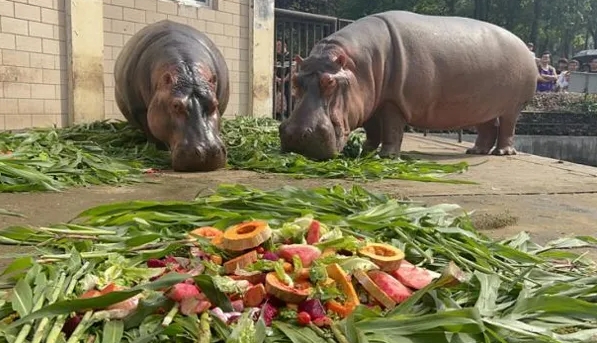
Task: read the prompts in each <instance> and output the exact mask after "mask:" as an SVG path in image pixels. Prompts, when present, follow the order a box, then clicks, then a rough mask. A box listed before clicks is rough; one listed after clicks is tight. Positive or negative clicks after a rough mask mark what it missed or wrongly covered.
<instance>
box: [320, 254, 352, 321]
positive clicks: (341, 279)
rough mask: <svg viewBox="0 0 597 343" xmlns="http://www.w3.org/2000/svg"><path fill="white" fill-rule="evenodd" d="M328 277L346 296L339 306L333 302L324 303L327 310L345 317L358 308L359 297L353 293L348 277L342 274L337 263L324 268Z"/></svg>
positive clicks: (342, 271)
mask: <svg viewBox="0 0 597 343" xmlns="http://www.w3.org/2000/svg"><path fill="white" fill-rule="evenodd" d="M326 271H327V272H328V276H329V277H330V278H332V279H334V281H336V284H337V285H338V288H339V290H340V291H341V292H342V293H344V294H345V295H346V298H347V299H346V302H345V303H344V304H341V303H339V302H337V301H335V300H330V301H328V302H327V303H326V306H327V308H328V309H329V310H330V311H333V312H336V313H337V314H338V315H339V316H341V317H347V316H348V315H349V314H350V313H352V311H354V309H355V308H356V307H357V306H359V304H360V301H359V296H358V295H357V292H356V291H355V289H354V287H353V286H352V283H351V282H350V279H349V278H350V277H349V276H348V274H346V273H345V272H344V270H343V269H342V267H340V265H338V264H337V263H332V264H330V265H328V266H327V267H326Z"/></svg>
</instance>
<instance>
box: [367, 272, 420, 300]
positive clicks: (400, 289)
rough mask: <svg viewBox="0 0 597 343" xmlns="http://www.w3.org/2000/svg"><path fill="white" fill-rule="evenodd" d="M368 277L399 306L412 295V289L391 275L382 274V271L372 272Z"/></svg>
mask: <svg viewBox="0 0 597 343" xmlns="http://www.w3.org/2000/svg"><path fill="white" fill-rule="evenodd" d="M367 275H368V276H369V277H370V278H371V280H373V282H374V283H375V285H377V287H379V288H380V289H381V290H382V291H384V293H386V294H387V295H388V296H389V297H390V298H392V300H394V301H395V302H396V303H398V304H400V303H402V302H403V301H404V300H406V299H408V298H409V297H410V296H411V295H412V291H411V290H410V289H408V288H407V287H405V286H404V285H403V284H402V283H400V281H398V280H396V279H395V278H393V277H392V276H391V275H390V274H387V273H385V272H382V271H381V270H370V271H369V272H368V273H367Z"/></svg>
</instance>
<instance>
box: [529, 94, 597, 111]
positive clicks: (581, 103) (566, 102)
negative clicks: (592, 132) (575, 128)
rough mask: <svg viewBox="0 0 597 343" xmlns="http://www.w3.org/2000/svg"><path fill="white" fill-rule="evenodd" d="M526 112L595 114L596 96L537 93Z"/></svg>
mask: <svg viewBox="0 0 597 343" xmlns="http://www.w3.org/2000/svg"><path fill="white" fill-rule="evenodd" d="M525 110H526V111H531V112H560V113H585V114H597V94H580V93H537V94H535V96H534V97H533V100H532V101H531V102H530V103H529V104H527V106H526V108H525Z"/></svg>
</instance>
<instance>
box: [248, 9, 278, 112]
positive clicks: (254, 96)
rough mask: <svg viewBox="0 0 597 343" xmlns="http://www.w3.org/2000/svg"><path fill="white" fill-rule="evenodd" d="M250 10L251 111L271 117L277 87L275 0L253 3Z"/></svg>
mask: <svg viewBox="0 0 597 343" xmlns="http://www.w3.org/2000/svg"><path fill="white" fill-rule="evenodd" d="M251 2H252V3H253V6H251V7H250V9H249V20H250V25H249V39H250V41H249V64H250V65H249V109H248V110H249V111H248V113H247V114H248V115H249V116H253V117H271V113H272V108H273V95H274V94H273V88H274V83H273V81H274V56H273V54H272V51H274V31H275V26H274V0H252V1H251Z"/></svg>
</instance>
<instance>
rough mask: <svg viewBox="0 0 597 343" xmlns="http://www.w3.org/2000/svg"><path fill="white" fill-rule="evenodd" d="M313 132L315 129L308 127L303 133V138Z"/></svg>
mask: <svg viewBox="0 0 597 343" xmlns="http://www.w3.org/2000/svg"><path fill="white" fill-rule="evenodd" d="M312 133H313V130H311V129H306V130H305V131H303V134H302V135H301V139H306V138H308V137H309V135H311V134H312Z"/></svg>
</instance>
